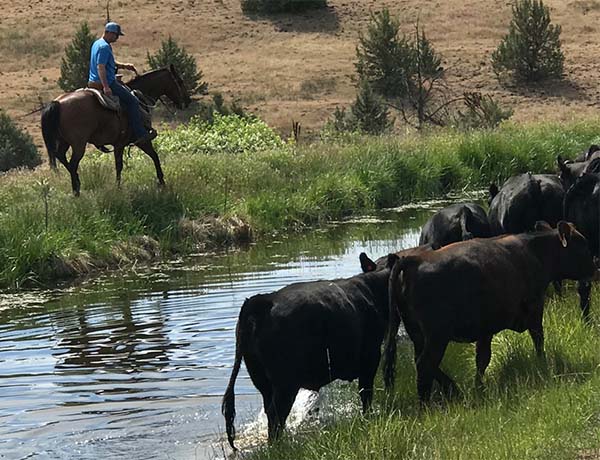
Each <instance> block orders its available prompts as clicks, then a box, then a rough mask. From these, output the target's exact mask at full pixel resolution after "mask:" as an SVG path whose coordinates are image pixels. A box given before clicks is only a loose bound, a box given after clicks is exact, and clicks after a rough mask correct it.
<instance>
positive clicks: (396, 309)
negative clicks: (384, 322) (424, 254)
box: [383, 254, 407, 390]
mask: <svg viewBox="0 0 600 460" xmlns="http://www.w3.org/2000/svg"><path fill="white" fill-rule="evenodd" d="M406 260H407V258H406V257H402V258H399V257H398V256H396V255H395V254H390V255H389V256H388V266H390V265H392V264H393V267H392V270H391V272H390V277H389V281H388V293H389V316H388V330H387V333H386V337H385V347H384V353H383V381H384V383H385V388H386V389H387V390H391V389H392V388H393V386H394V380H395V377H396V335H397V334H398V328H399V327H400V322H401V316H400V313H401V311H402V310H403V309H404V304H405V300H404V297H403V295H402V287H401V286H399V283H400V276H401V273H402V271H403V270H404V269H405V268H406Z"/></svg>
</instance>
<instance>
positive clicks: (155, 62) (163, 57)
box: [146, 35, 208, 94]
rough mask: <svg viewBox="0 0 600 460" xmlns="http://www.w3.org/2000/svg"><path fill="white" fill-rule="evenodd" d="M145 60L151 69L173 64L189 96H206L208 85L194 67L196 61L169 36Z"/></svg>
mask: <svg viewBox="0 0 600 460" xmlns="http://www.w3.org/2000/svg"><path fill="white" fill-rule="evenodd" d="M146 60H147V62H148V65H149V66H150V68H151V69H162V68H164V67H169V66H170V65H171V64H173V65H174V66H175V68H176V69H177V72H178V73H179V75H180V76H181V78H182V80H183V83H184V85H185V88H186V89H187V90H188V91H189V93H190V94H206V92H207V90H208V83H206V82H203V81H202V77H203V74H202V72H201V71H200V70H198V68H197V66H196V59H195V58H194V56H192V55H191V54H188V52H187V51H186V49H185V47H183V46H179V44H178V43H177V41H176V40H175V39H174V38H173V37H171V36H170V35H169V38H168V39H167V40H163V41H162V43H161V47H160V49H159V50H158V51H157V52H156V54H154V55H150V53H149V52H148V53H147V56H146Z"/></svg>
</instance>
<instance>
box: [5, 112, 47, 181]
mask: <svg viewBox="0 0 600 460" xmlns="http://www.w3.org/2000/svg"><path fill="white" fill-rule="evenodd" d="M41 162H42V160H41V159H40V154H39V152H38V150H37V148H36V146H35V144H34V143H33V139H32V138H31V136H30V135H29V134H27V133H26V132H23V131H21V130H20V129H19V128H18V127H17V126H16V125H15V124H14V122H13V121H12V120H11V119H10V117H9V116H8V115H7V114H6V113H4V112H3V111H1V110H0V171H8V170H9V169H12V168H19V167H27V168H34V167H35V166H37V165H39V164H40V163H41Z"/></svg>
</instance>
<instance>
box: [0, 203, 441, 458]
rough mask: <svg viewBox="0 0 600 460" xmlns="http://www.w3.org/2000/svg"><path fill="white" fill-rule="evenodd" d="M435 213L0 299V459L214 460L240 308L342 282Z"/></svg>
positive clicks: (252, 408) (243, 414) (241, 415)
mask: <svg viewBox="0 0 600 460" xmlns="http://www.w3.org/2000/svg"><path fill="white" fill-rule="evenodd" d="M444 204H446V203H444V202H430V203H426V204H422V205H419V206H414V207H405V208H404V209H399V210H390V211H386V212H382V213H379V214H377V215H376V216H373V217H370V218H364V219H359V220H355V221H350V222H342V223H334V224H329V225H327V226H326V227H324V228H320V229H317V230H313V231H311V232H308V233H306V234H304V235H300V236H298V235H296V236H293V237H281V238H279V239H276V238H274V239H272V240H271V241H268V242H264V243H262V244H257V245H254V246H251V247H250V248H248V249H247V250H241V251H236V252H231V253H223V254H216V255H195V256H192V257H187V258H185V259H184V260H181V261H174V262H170V263H168V264H164V265H155V266H152V267H145V268H141V269H138V270H135V269H134V270H130V271H128V272H126V273H114V274H109V275H105V276H102V277H99V278H95V279H94V280H91V281H87V282H84V283H81V284H79V285H77V286H67V287H62V288H61V287H59V288H56V289H52V290H38V291H28V292H26V293H19V294H15V295H8V294H5V295H2V296H0V459H13V458H14V459H30V458H31V459H56V458H61V459H63V458H64V459H123V458H127V459H129V460H134V459H144V460H147V459H155V458H156V459H196V458H198V459H205V458H218V457H223V450H222V447H221V446H224V445H225V443H223V433H224V422H223V418H222V416H221V413H220V404H221V397H222V394H223V392H224V390H225V387H226V386H227V381H228V379H229V375H230V373H231V367H232V365H233V359H234V347H235V342H234V331H235V324H236V321H237V316H238V313H239V309H240V307H241V305H242V303H243V301H244V300H245V299H246V298H247V297H250V296H252V295H254V294H257V293H266V292H270V291H273V290H277V289H279V288H281V287H283V286H285V285H287V284H290V283H293V282H298V281H310V280H317V279H333V278H340V277H348V276H352V275H355V274H357V273H359V272H360V265H359V262H358V255H359V253H360V252H362V251H365V252H367V254H369V255H370V256H372V257H373V258H376V257H379V256H382V255H385V254H388V253H389V252H393V251H396V250H399V249H402V248H407V247H412V246H414V245H416V243H417V240H418V235H419V230H420V227H421V225H422V224H423V223H424V222H425V220H426V219H427V218H428V217H429V216H430V215H431V213H432V212H433V210H435V209H437V208H439V207H441V206H442V205H444ZM236 408H237V413H238V416H237V419H236V426H237V427H238V430H239V431H243V427H244V425H246V426H247V425H248V424H249V423H251V422H253V421H256V419H257V417H258V414H259V412H260V408H261V403H260V401H259V397H258V395H257V391H256V389H255V388H254V387H253V385H252V383H251V382H250V379H249V378H248V376H247V374H246V373H245V369H242V372H241V373H240V376H239V377H238V380H237V383H236Z"/></svg>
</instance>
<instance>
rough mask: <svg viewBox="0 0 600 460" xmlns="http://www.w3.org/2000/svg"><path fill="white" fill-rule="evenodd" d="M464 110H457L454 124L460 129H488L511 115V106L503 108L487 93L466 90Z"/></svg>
mask: <svg viewBox="0 0 600 460" xmlns="http://www.w3.org/2000/svg"><path fill="white" fill-rule="evenodd" d="M463 101H464V104H465V108H466V109H465V110H464V111H462V110H458V111H457V113H456V116H455V125H456V127H457V128H461V129H480V128H484V129H488V128H495V127H497V126H498V125H499V124H500V123H501V122H502V121H503V120H508V119H509V118H510V117H512V115H513V110H512V109H511V108H507V109H505V108H503V107H501V106H500V104H499V103H498V101H496V100H495V99H494V98H493V97H492V96H490V95H489V94H481V93H479V92H466V93H464V94H463Z"/></svg>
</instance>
